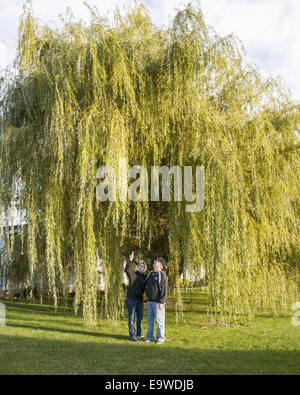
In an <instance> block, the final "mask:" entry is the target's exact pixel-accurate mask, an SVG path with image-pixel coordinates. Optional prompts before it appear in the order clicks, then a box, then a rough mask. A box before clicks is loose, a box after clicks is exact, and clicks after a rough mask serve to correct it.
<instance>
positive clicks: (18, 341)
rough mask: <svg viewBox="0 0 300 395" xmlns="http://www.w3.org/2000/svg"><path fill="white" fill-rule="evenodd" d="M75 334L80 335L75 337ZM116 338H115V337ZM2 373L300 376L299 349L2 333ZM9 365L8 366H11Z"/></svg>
mask: <svg viewBox="0 0 300 395" xmlns="http://www.w3.org/2000/svg"><path fill="white" fill-rule="evenodd" d="M75 334H76V333H75ZM111 337H112V336H111ZM0 346H1V351H2V352H1V354H0V374H101V375H103V374H112V375H118V374H125V375H127V374H130V375H135V374H142V375H146V374H152V375H168V374H189V375H194V374H202V375H203V374H209V375H214V374H255V375H259V374H299V371H300V368H299V361H300V352H299V351H274V350H272V351H265V350H248V351H242V350H214V349H197V348H183V347H171V346H170V345H168V343H167V342H166V343H165V344H163V345H161V346H158V345H156V344H147V343H144V342H138V343H132V342H129V341H128V342H127V343H124V342H118V343H108V342H102V343H101V342H99V340H98V342H96V340H95V342H82V341H76V338H75V337H74V339H68V340H65V339H53V338H52V339H51V338H50V337H49V338H45V339H40V338H32V337H25V336H24V337H19V336H18V337H15V338H13V340H11V339H10V340H7V338H5V336H4V335H1V331H0ZM7 361H10V363H7Z"/></svg>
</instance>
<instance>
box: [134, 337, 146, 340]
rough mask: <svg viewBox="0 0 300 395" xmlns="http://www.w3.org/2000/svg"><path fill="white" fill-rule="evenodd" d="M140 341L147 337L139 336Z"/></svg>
mask: <svg viewBox="0 0 300 395" xmlns="http://www.w3.org/2000/svg"><path fill="white" fill-rule="evenodd" d="M136 338H137V339H138V340H141V339H145V336H137V337H136Z"/></svg>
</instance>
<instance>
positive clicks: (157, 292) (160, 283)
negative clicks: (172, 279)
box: [146, 258, 168, 344]
mask: <svg viewBox="0 0 300 395" xmlns="http://www.w3.org/2000/svg"><path fill="white" fill-rule="evenodd" d="M165 265H166V261H165V260H164V258H157V259H155V261H154V263H153V269H154V270H152V271H151V272H150V273H149V274H148V276H147V278H146V286H147V287H146V295H147V298H148V313H147V318H148V331H147V339H146V341H147V342H153V341H154V336H153V333H154V324H155V320H156V321H157V333H156V344H162V343H163V342H164V341H165V304H166V301H167V297H168V277H167V275H166V274H165V273H164V272H163V271H162V269H163V268H164V266H165Z"/></svg>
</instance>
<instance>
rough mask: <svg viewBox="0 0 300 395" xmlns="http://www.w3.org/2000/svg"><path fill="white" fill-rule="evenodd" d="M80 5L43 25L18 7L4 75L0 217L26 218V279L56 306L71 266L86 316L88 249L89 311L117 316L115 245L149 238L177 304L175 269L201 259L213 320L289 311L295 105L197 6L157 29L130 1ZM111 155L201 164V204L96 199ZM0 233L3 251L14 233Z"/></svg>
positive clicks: (114, 159)
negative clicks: (106, 13) (86, 19)
mask: <svg viewBox="0 0 300 395" xmlns="http://www.w3.org/2000/svg"><path fill="white" fill-rule="evenodd" d="M87 6H88V5H87ZM89 8H90V11H91V21H90V24H89V25H85V24H83V23H82V22H76V21H74V18H73V16H72V13H71V11H70V10H69V11H67V13H66V16H65V17H63V18H62V21H61V22H62V26H61V27H60V28H50V27H49V26H47V25H44V26H39V25H38V24H37V21H36V20H35V19H34V17H33V14H32V9H31V6H30V4H29V5H27V6H26V7H25V9H24V15H23V17H22V18H21V22H20V28H19V41H18V51H17V56H16V60H15V64H14V70H13V72H11V73H10V74H9V77H8V78H6V79H5V80H3V81H2V87H1V88H2V90H1V92H2V101H1V161H0V175H1V189H0V203H1V206H2V209H3V210H2V213H1V215H2V218H1V221H2V222H1V224H4V222H5V221H7V219H8V218H9V221H10V222H11V223H13V221H14V217H15V215H16V214H15V213H16V210H18V212H19V213H22V215H23V216H24V218H23V219H24V221H25V222H27V223H28V230H27V232H28V234H27V237H26V238H25V239H26V244H25V245H24V248H26V251H27V253H28V257H29V267H30V275H31V278H33V276H34V275H36V273H38V274H39V275H40V276H44V275H45V274H47V276H48V282H49V288H50V290H51V294H52V297H53V300H54V303H55V304H57V300H58V292H59V289H61V287H64V284H65V281H66V278H67V276H68V272H69V270H70V268H72V269H73V270H74V273H75V285H76V295H75V299H74V307H75V312H76V311H77V309H78V307H79V306H82V307H83V316H84V319H85V322H86V323H87V324H91V323H93V322H95V320H96V318H97V314H98V312H99V311H98V310H99V309H98V307H97V306H98V304H97V271H96V261H97V256H100V257H101V259H102V262H103V265H104V267H105V279H106V281H105V287H106V289H105V298H104V303H103V304H102V305H101V309H100V310H101V312H102V313H103V314H105V315H106V316H108V317H117V316H118V315H119V314H120V312H122V309H123V291H122V285H121V276H122V272H123V265H122V263H121V261H122V254H123V253H126V254H128V252H129V251H130V249H131V248H132V245H136V246H138V247H139V248H140V249H141V250H143V249H144V251H145V254H148V255H149V256H151V254H154V253H159V252H161V251H163V253H159V255H163V254H164V256H165V257H166V258H167V260H168V262H169V277H170V280H171V281H172V282H173V283H174V284H175V288H174V289H175V293H176V298H177V308H178V310H180V306H181V296H180V288H179V286H178V284H179V274H180V273H181V270H182V268H184V269H185V270H188V271H189V272H190V273H192V272H197V270H199V268H204V269H205V273H206V277H207V282H208V284H209V285H208V293H209V313H210V314H211V317H212V318H214V317H218V318H220V319H222V320H230V321H241V320H249V319H252V318H253V317H254V316H255V314H258V313H259V312H261V311H269V312H270V313H271V314H278V312H280V311H282V310H284V311H287V312H288V310H289V309H290V307H291V304H292V303H293V302H294V301H295V300H296V299H295V298H296V292H297V279H296V275H297V270H298V267H297V266H298V265H299V240H297V231H298V230H299V222H298V214H299V194H298V193H299V189H300V188H299V187H300V185H299V180H300V177H299V175H300V174H299V143H298V140H297V131H299V121H300V111H299V106H297V105H296V104H295V103H294V102H293V101H292V99H291V97H290V94H289V92H288V91H287V89H286V88H285V87H284V86H283V84H282V83H281V82H280V80H276V79H268V80H266V81H265V80H264V79H263V78H262V76H261V75H260V73H259V71H258V70H257V68H256V67H254V66H253V65H251V64H249V62H248V61H247V58H246V54H245V50H244V48H243V45H242V43H241V42H240V41H239V40H238V38H237V37H235V36H234V35H229V36H226V37H220V36H219V35H218V34H217V33H216V32H215V31H214V29H213V28H209V27H208V26H207V25H206V24H205V22H204V20H203V16H202V13H201V10H200V9H198V8H194V7H192V6H191V5H189V6H187V7H186V8H185V9H183V10H181V11H178V12H177V14H176V16H175V18H174V19H173V21H172V23H171V24H170V26H169V27H167V28H161V29H159V28H157V27H156V26H155V25H153V23H152V22H151V18H150V16H149V13H148V11H147V10H146V9H145V7H144V6H142V5H140V6H138V5H136V6H135V7H133V8H130V9H129V10H128V12H127V14H126V15H125V16H124V15H121V13H120V12H119V11H118V10H116V12H115V15H114V20H113V22H111V21H109V20H108V19H106V18H104V17H102V16H101V15H99V13H98V11H97V9H95V8H91V7H89ZM119 158H124V159H126V160H127V161H128V166H133V165H136V164H139V165H142V166H144V167H145V168H146V169H147V170H149V172H150V168H151V166H163V165H167V166H169V167H171V166H174V165H177V166H185V165H186V166H193V168H195V167H196V166H204V169H205V205H204V209H203V210H202V211H201V212H199V213H187V212H186V211H185V204H186V202H184V201H183V202H175V201H173V200H171V202H151V201H142V200H140V201H138V202H135V203H133V202H130V201H129V200H127V201H125V202H124V201H120V199H119V198H118V197H117V199H116V201H112V202H111V201H107V202H99V201H98V200H97V197H96V192H95V191H96V186H97V183H98V182H99V181H98V180H97V178H96V172H97V169H98V168H99V167H100V166H102V165H110V166H112V167H114V168H115V169H116V174H118V171H117V168H118V165H119ZM121 181H122V180H120V179H117V185H118V186H119V185H120V184H121ZM132 228H134V229H135V232H134V235H133V234H132ZM1 229H3V227H2V226H1ZM4 239H5V241H6V243H7V251H8V252H12V251H13V243H14V240H13V238H7V237H5V238H4ZM25 239H24V240H25ZM24 243H25V242H24ZM41 243H44V244H43V248H41ZM128 249H129V250H128ZM152 258H154V256H152Z"/></svg>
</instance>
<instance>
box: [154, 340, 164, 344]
mask: <svg viewBox="0 0 300 395" xmlns="http://www.w3.org/2000/svg"><path fill="white" fill-rule="evenodd" d="M164 342H165V341H164V340H157V342H156V344H163V343H164Z"/></svg>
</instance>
